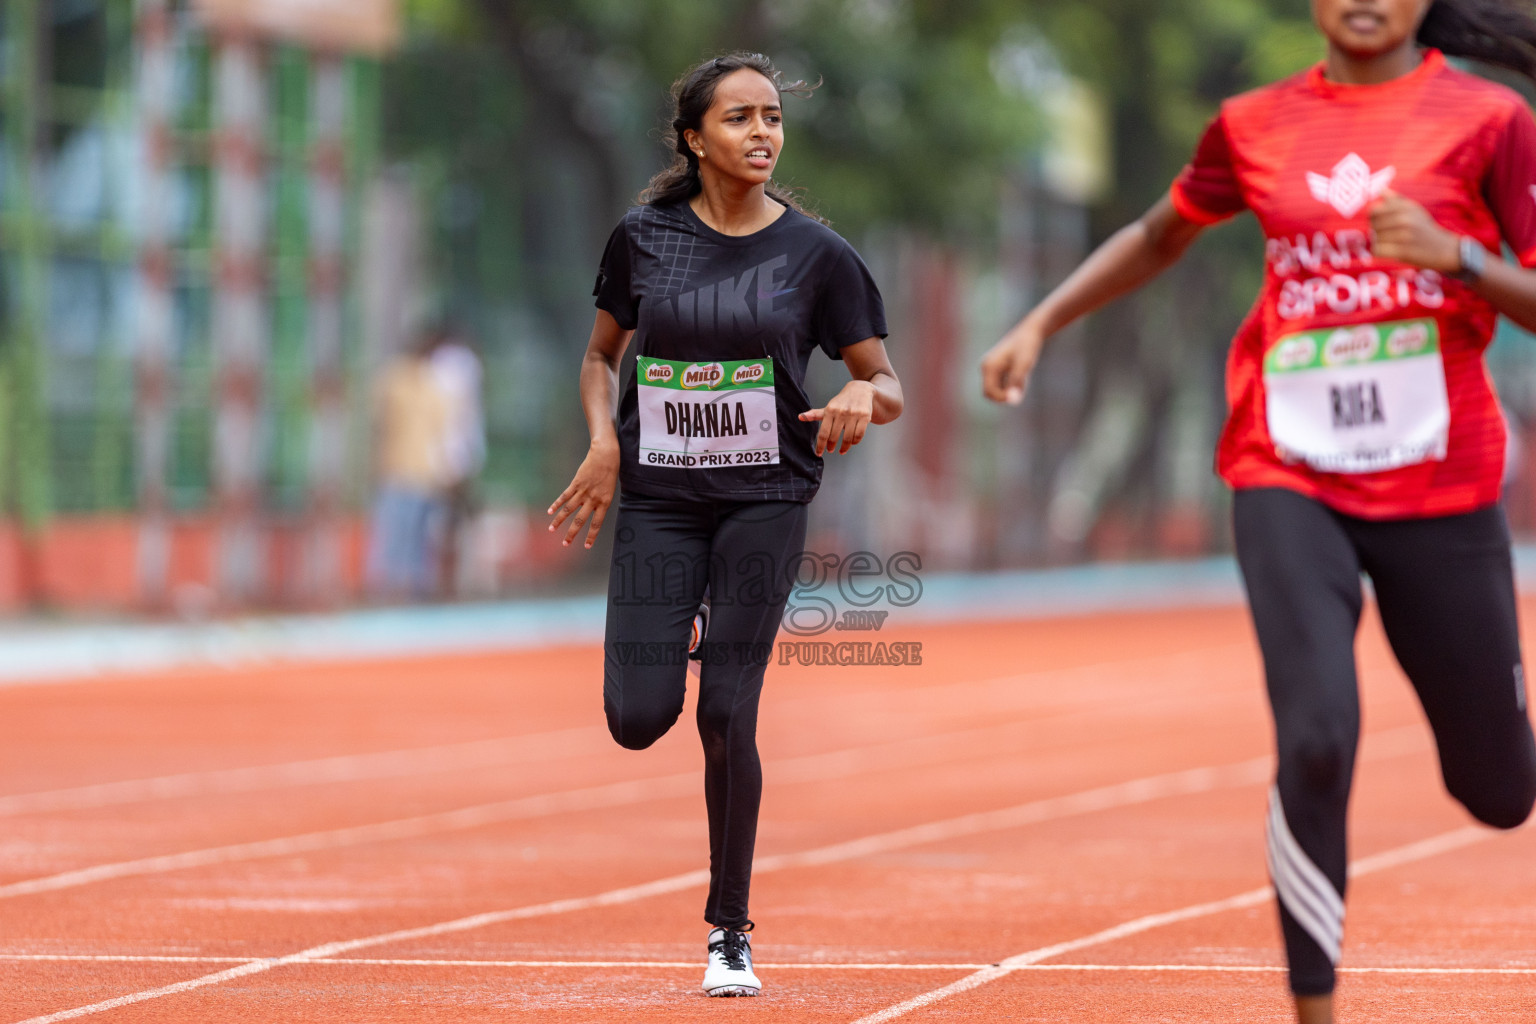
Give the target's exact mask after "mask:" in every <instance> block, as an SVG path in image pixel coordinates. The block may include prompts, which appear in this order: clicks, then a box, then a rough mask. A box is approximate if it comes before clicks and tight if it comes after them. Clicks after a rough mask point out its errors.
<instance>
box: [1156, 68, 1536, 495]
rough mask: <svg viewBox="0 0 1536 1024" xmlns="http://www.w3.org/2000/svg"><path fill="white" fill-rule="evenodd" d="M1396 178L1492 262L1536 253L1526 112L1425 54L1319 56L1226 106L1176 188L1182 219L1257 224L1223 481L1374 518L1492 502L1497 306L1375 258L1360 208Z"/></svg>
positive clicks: (1535, 173)
mask: <svg viewBox="0 0 1536 1024" xmlns="http://www.w3.org/2000/svg"><path fill="white" fill-rule="evenodd" d="M1388 189H1390V190H1393V191H1396V192H1398V193H1401V194H1402V195H1404V196H1407V197H1408V198H1410V199H1413V200H1415V201H1417V202H1419V203H1422V204H1423V205H1424V206H1425V207H1426V208H1427V209H1428V210H1429V212H1430V213H1431V214H1432V215H1433V216H1434V218H1435V220H1437V221H1438V222H1439V223H1440V224H1441V225H1443V226H1444V227H1446V228H1448V229H1450V230H1452V231H1455V232H1457V233H1458V234H1462V235H1470V236H1471V237H1473V238H1475V239H1477V240H1478V241H1479V242H1481V243H1482V244H1483V246H1484V247H1485V248H1487V249H1488V250H1490V253H1489V259H1490V260H1492V259H1496V258H1497V256H1495V255H1494V254H1495V253H1498V252H1499V251H1500V247H1501V241H1507V242H1508V243H1509V245H1510V247H1511V248H1512V249H1513V250H1514V251H1515V253H1517V254H1518V256H1519V258H1520V261H1521V263H1522V264H1524V265H1525V266H1528V267H1529V266H1536V120H1533V119H1532V117H1531V112H1530V110H1529V109H1528V108H1527V107H1526V105H1525V103H1524V101H1523V100H1522V99H1521V98H1520V97H1519V96H1518V95H1517V94H1516V93H1514V92H1512V91H1510V90H1508V89H1505V88H1503V87H1502V86H1498V85H1495V84H1493V83H1491V82H1488V81H1486V80H1484V79H1481V78H1478V77H1476V76H1474V75H1470V74H1466V73H1464V72H1461V71H1458V70H1456V69H1454V68H1451V67H1449V66H1447V65H1446V62H1445V58H1444V57H1443V56H1442V55H1441V54H1440V53H1439V52H1438V51H1435V50H1430V51H1428V52H1427V53H1426V54H1425V56H1424V60H1423V63H1422V64H1421V65H1420V66H1419V68H1418V69H1416V70H1415V71H1413V72H1411V73H1410V74H1407V75H1405V76H1403V77H1401V78H1397V79H1394V80H1392V81H1390V82H1385V83H1383V84H1380V85H1370V86H1358V85H1356V86H1350V85H1340V84H1338V83H1334V82H1329V81H1328V80H1327V79H1326V78H1324V76H1323V70H1322V67H1321V65H1319V66H1317V67H1314V68H1312V69H1311V70H1309V71H1306V72H1304V73H1302V74H1299V75H1296V76H1294V77H1292V78H1289V79H1286V80H1285V81H1282V82H1277V83H1276V84H1274V85H1271V86H1267V87H1265V88H1262V89H1257V90H1255V91H1253V92H1250V93H1246V94H1244V95H1241V96H1238V97H1235V98H1234V99H1231V100H1228V101H1227V102H1226V103H1225V104H1223V105H1222V108H1221V112H1220V113H1219V114H1218V115H1217V116H1216V118H1215V119H1214V120H1213V121H1212V122H1211V124H1210V126H1209V127H1208V128H1207V129H1206V132H1205V136H1204V137H1203V138H1202V139H1201V140H1200V145H1199V148H1198V149H1197V150H1196V152H1195V156H1194V160H1193V161H1192V162H1191V163H1190V164H1189V166H1188V167H1186V168H1185V169H1184V171H1183V172H1182V173H1181V174H1180V175H1179V177H1178V179H1177V180H1176V181H1175V182H1174V184H1173V188H1172V200H1173V203H1174V206H1175V207H1176V208H1177V209H1178V210H1179V212H1180V213H1181V214H1182V215H1183V216H1185V217H1186V218H1188V219H1190V220H1192V221H1195V222H1198V223H1202V224H1208V223H1215V222H1216V221H1219V220H1223V219H1225V218H1227V217H1230V216H1232V215H1234V214H1236V213H1239V212H1241V211H1242V210H1244V209H1249V210H1252V211H1253V212H1254V214H1255V215H1256V216H1257V217H1258V219H1259V223H1260V224H1261V225H1262V227H1263V229H1264V233H1265V236H1266V237H1267V245H1266V255H1267V268H1266V272H1265V280H1264V288H1263V291H1262V292H1261V293H1260V295H1259V298H1258V301H1257V302H1256V303H1255V304H1254V307H1253V309H1252V310H1251V311H1250V313H1249V315H1248V317H1247V319H1246V320H1245V321H1244V322H1243V325H1242V327H1241V328H1240V329H1239V331H1238V334H1237V337H1236V338H1235V339H1234V341H1233V345H1232V350H1231V353H1230V355H1229V358H1228V364H1227V400H1228V403H1229V406H1230V416H1229V418H1228V420H1227V425H1226V428H1225V429H1224V430H1223V432H1222V437H1221V443H1220V447H1219V449H1218V452H1217V469H1218V471H1219V472H1220V474H1221V476H1222V477H1223V479H1225V480H1226V481H1227V482H1228V483H1229V484H1230V485H1231V486H1232V487H1234V488H1245V487H1286V488H1290V489H1291V490H1295V491H1299V492H1301V493H1303V494H1306V495H1309V496H1312V497H1315V498H1317V499H1318V500H1320V501H1322V502H1324V503H1325V504H1327V505H1330V506H1331V507H1333V508H1336V509H1338V510H1339V511H1341V512H1344V513H1346V514H1349V515H1355V516H1361V517H1365V518H1371V519H1397V518H1409V517H1415V516H1437V515H1451V514H1455V513H1459V512H1467V511H1470V510H1472V509H1475V508H1479V507H1481V506H1484V505H1487V504H1490V503H1492V502H1494V501H1496V500H1497V499H1498V497H1499V491H1500V484H1501V479H1502V475H1503V468H1504V443H1505V438H1504V424H1503V418H1502V416H1501V413H1500V411H1499V407H1498V402H1497V399H1496V398H1495V397H1494V391H1493V387H1492V383H1491V381H1490V380H1489V378H1488V373H1487V369H1486V367H1485V366H1484V363H1483V350H1484V349H1486V348H1487V347H1488V343H1489V341H1490V340H1491V339H1492V337H1493V331H1494V324H1495V319H1496V313H1495V311H1494V309H1493V307H1492V306H1491V305H1490V304H1489V303H1488V302H1486V301H1484V300H1483V299H1482V298H1480V297H1479V296H1477V295H1476V294H1475V293H1474V292H1473V291H1472V290H1471V289H1470V288H1468V287H1466V286H1465V285H1463V284H1461V283H1460V282H1459V281H1456V280H1454V279H1449V278H1446V277H1444V276H1442V275H1440V274H1437V273H1435V272H1434V271H1431V270H1422V269H1418V268H1415V267H1411V266H1407V265H1405V264H1400V263H1395V262H1391V261H1387V260H1378V259H1375V258H1374V257H1373V256H1372V254H1371V238H1370V224H1369V220H1368V217H1367V210H1368V209H1369V206H1370V204H1371V202H1372V201H1373V200H1375V199H1376V198H1377V197H1379V196H1380V195H1382V194H1383V193H1384V192H1386V191H1387V190H1388Z"/></svg>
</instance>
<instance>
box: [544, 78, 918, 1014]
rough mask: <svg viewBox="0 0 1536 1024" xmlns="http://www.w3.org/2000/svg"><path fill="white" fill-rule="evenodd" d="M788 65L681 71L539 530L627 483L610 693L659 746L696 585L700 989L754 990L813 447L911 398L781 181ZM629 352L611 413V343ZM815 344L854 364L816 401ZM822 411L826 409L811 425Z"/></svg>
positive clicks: (859, 267) (855, 438) (617, 707)
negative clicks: (772, 729)
mask: <svg viewBox="0 0 1536 1024" xmlns="http://www.w3.org/2000/svg"><path fill="white" fill-rule="evenodd" d="M781 91H792V92H803V91H805V88H804V86H803V85H800V84H796V85H794V86H783V85H782V84H781V82H780V78H779V73H778V71H777V70H776V69H775V68H774V66H773V64H772V63H771V62H770V61H769V60H768V58H766V57H764V56H762V55H760V54H745V53H738V54H731V55H729V56H725V57H719V58H716V59H714V60H710V61H706V62H705V63H703V64H700V65H699V66H697V67H695V68H694V69H693V70H691V71H689V72H688V73H687V74H686V75H684V76H683V77H682V78H681V79H680V80H679V81H678V83H677V84H676V85H675V86H674V87H673V96H674V98H675V101H676V109H675V116H674V119H673V121H672V131H671V133H670V138H669V141H671V142H672V143H673V144H674V145H675V148H676V151H677V155H676V157H675V158H674V160H673V163H672V166H671V167H670V168H668V169H667V170H665V171H663V172H661V173H660V174H658V175H657V176H656V177H655V178H654V179H653V180H652V181H651V184H650V185H649V187H647V189H646V190H645V191H644V192H643V193H641V196H640V205H638V206H636V207H634V208H633V209H631V210H630V211H629V212H628V213H627V214H626V215H625V216H624V219H623V221H622V222H621V223H620V224H619V226H618V228H617V229H615V231H614V232H613V236H612V237H611V238H610V239H609V242H608V247H607V250H606V252H604V254H603V261H602V269H601V273H600V274H599V276H598V283H597V289H596V295H597V306H598V313H597V319H596V323H595V324H594V325H593V327H592V337H591V339H590V340H589V341H588V343H587V353H586V357H585V359H584V361H583V363H582V370H581V400H582V406H583V408H584V409H585V411H586V416H587V424H588V427H589V429H590V431H591V435H592V443H591V448H590V450H589V452H588V454H587V457H586V459H585V460H583V462H582V464H581V467H580V468H579V469H578V470H577V471H576V476H575V478H574V479H573V480H572V481H571V483H570V486H568V487H567V488H566V489H565V491H564V492H562V493H561V495H560V497H559V498H558V499H557V500H556V501H555V503H554V505H552V506H551V507H550V510H549V511H550V514H551V515H553V516H554V519H553V520H552V522H551V523H550V529H551V530H554V529H557V528H559V527H561V526H562V525H565V524H567V523H568V525H566V529H565V540H564V543H566V544H570V543H572V542H573V541H575V540H576V539H577V537H578V536H579V535H580V534H581V531H582V527H583V526H585V527H586V536H585V544H586V546H587V547H589V548H590V547H591V546H592V541H593V538H595V537H596V536H597V532H598V530H599V528H601V526H602V524H603V519H604V517H605V516H606V515H607V512H608V507H609V505H610V503H611V502H612V500H613V494H614V487H615V484H619V483H621V484H622V488H621V496H620V499H619V508H618V523H617V528H616V532H615V535H614V551H613V565H612V570H611V573H610V577H609V592H608V627H607V637H606V640H605V644H604V672H603V703H604V708H605V710H606V713H607V716H608V727H609V730H610V731H611V732H612V733H613V737H614V739H616V740H618V742H619V743H621V744H622V745H624V746H625V747H628V748H631V749H634V750H639V749H643V748H645V747H648V746H650V745H651V744H652V743H654V742H655V741H656V740H657V739H659V738H660V737H661V736H662V734H664V733H665V732H666V731H667V730H668V729H669V728H670V727H671V726H672V724H673V723H674V722H675V721H676V720H677V717H678V715H679V714H680V713H681V712H682V708H683V694H684V683H685V677H686V665H687V661H686V659H687V656H688V647H689V636H690V624H691V623H692V621H693V620H694V617H695V612H696V611H698V610H699V606H700V602H701V600H702V599H703V598H704V596H705V593H706V589H707V592H708V594H709V600H710V618H709V621H708V640H707V641H705V642H704V643H703V644H702V645H701V649H700V651H699V652H698V653H699V655H700V656H701V658H700V660H701V661H702V671H701V676H700V681H699V702H698V726H699V735H700V737H701V738H702V739H703V742H704V753H705V763H706V767H705V779H704V797H705V803H706V805H707V807H708V811H709V845H710V886H709V896H708V900H707V902H706V904H705V911H704V919H705V920H706V921H707V922H709V924H710V925H712V926H713V928H712V930H711V931H710V934H709V942H708V946H709V958H708V964H707V967H706V970H705V975H704V988H705V990H706V991H707V992H709V993H710V994H711V995H717V996H726V995H733V996H734V995H747V996H750V995H756V994H757V993H758V991H759V989H760V988H761V985H760V983H759V981H758V979H757V977H756V975H755V974H754V973H753V972H752V959H751V947H750V944H749V940H748V936H747V932H749V931H750V930H751V928H752V922H751V920H750V919H749V918H748V916H747V893H748V888H749V885H750V882H751V873H752V850H753V845H754V842H755V839H756V832H757V812H758V803H759V799H760V797H761V793H762V771H761V768H760V765H759V761H758V755H757V743H756V729H757V703H758V698H759V696H760V695H761V692H762V686H763V672H764V669H765V667H766V665H767V661H768V658H769V656H770V654H771V651H772V644H773V640H774V636H775V633H776V632H777V630H778V625H779V620H780V618H781V617H782V615H783V611H784V605H785V602H786V600H787V599H788V596H789V588H790V581H791V579H792V577H793V575H794V572H795V568H796V565H797V564H798V561H799V556H800V554H801V552H802V549H803V545H804V541H805V524H806V503H807V502H809V501H810V500H811V498H812V497H813V496H814V495H815V493H816V489H817V486H818V484H819V483H820V480H821V456H822V454H823V453H825V452H832V451H837V452H839V453H844V452H847V451H848V450H849V449H850V448H852V447H853V446H854V445H855V444H858V443H859V441H860V440H861V439H862V438H863V437H864V432H865V430H866V429H867V428H868V427H869V424H871V423H888V422H890V421H891V420H893V419H895V418H896V417H897V416H898V415H899V414H900V412H901V407H902V394H901V385H900V383H899V382H898V381H897V379H896V375H895V373H894V372H893V371H892V370H891V365H890V362H889V360H888V359H887V358H886V353H885V346H884V344H883V342H882V341H881V339H882V338H884V337H885V334H886V330H885V313H884V307H883V304H882V302H881V299H880V293H879V291H878V290H877V289H876V287H875V284H874V282H873V280H872V279H871V278H870V275H869V271H868V270H867V269H866V268H865V266H864V263H863V261H862V260H860V259H859V256H858V254H857V253H856V252H854V250H853V248H852V247H851V246H850V245H849V244H848V243H847V242H845V241H844V240H843V239H842V238H841V237H839V236H838V235H837V234H836V233H834V232H833V231H832V230H831V229H830V228H828V227H826V226H825V225H824V224H822V223H821V222H820V221H819V220H817V219H815V218H813V217H811V216H808V215H807V214H805V213H804V211H802V210H801V209H800V208H799V206H798V205H797V204H796V203H795V201H794V200H793V198H792V197H790V196H789V195H788V194H787V193H786V192H784V191H783V190H781V189H779V188H778V187H777V186H775V185H774V183H773V181H772V175H773V167H774V164H775V162H776V161H777V160H778V157H779V153H780V152H781V150H782V149H783V144H784V129H783V112H782V110H781V109H780V103H779V99H780V92H781ZM631 339H633V340H634V343H635V347H636V353H637V355H638V357H639V358H638V359H637V363H636V367H635V372H634V374H633V375H631V376H628V377H627V379H625V380H624V382H623V391H622V397H621V398H620V401H619V413H618V426H617V429H616V428H615V425H614V421H613V418H612V410H613V400H614V393H615V389H616V388H617V387H618V386H619V381H618V370H619V360H620V357H621V356H622V355H623V353H624V350H625V348H626V346H628V345H629V343H630V341H631ZM817 348H820V349H821V350H822V351H823V352H825V353H826V354H827V355H829V356H831V357H832V358H834V359H842V360H843V361H844V362H845V363H846V364H847V367H848V371H849V374H850V375H851V377H852V378H853V379H852V380H851V381H849V383H848V384H847V385H845V386H844V387H843V389H842V390H841V391H840V392H839V393H838V395H837V396H836V397H835V398H833V399H832V400H831V401H830V402H828V403H827V404H826V406H825V407H824V408H820V409H813V408H811V402H810V400H809V398H808V397H807V395H806V393H805V389H804V379H805V368H806V364H807V362H808V360H809V358H810V355H811V353H812V352H813V351H814V350H815V349H817ZM818 424H819V426H818Z"/></svg>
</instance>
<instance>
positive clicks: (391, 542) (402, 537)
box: [368, 330, 452, 601]
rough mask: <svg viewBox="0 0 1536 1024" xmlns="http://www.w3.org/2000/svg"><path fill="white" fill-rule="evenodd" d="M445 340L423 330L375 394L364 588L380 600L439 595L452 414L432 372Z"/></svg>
mask: <svg viewBox="0 0 1536 1024" xmlns="http://www.w3.org/2000/svg"><path fill="white" fill-rule="evenodd" d="M441 341H442V334H441V332H440V331H437V330H428V331H424V332H422V333H421V334H420V335H419V337H418V338H417V340H416V341H415V343H414V344H413V345H412V346H411V347H410V349H409V350H407V351H406V352H403V353H401V354H400V355H398V356H396V357H395V358H394V359H392V360H391V361H390V362H389V363H388V364H387V365H386V366H385V367H384V370H383V372H382V373H381V374H380V376H379V379H378V381H377V384H376V386H375V391H374V429H375V446H376V447H375V452H376V455H377V467H376V468H377V483H376V488H377V489H376V492H375V495H374V504H373V521H372V529H371V531H370V533H369V549H368V585H369V591H370V594H371V595H372V596H373V597H375V598H376V599H379V600H385V601H399V600H415V601H420V600H426V599H428V598H431V597H433V596H435V594H436V592H437V578H438V576H437V574H438V558H437V553H436V551H435V545H434V544H433V534H434V530H436V529H437V527H438V523H439V521H440V520H441V518H442V515H443V508H444V493H445V488H446V486H447V483H448V481H449V479H450V471H449V464H448V456H447V451H448V445H447V437H448V433H449V428H450V423H451V418H452V409H451V407H450V402H449V398H448V394H447V392H446V391H445V390H444V388H443V387H442V384H441V381H440V379H439V375H438V373H437V371H436V370H435V368H434V366H433V354H434V353H435V352H436V350H437V349H438V347H439V345H440V343H441Z"/></svg>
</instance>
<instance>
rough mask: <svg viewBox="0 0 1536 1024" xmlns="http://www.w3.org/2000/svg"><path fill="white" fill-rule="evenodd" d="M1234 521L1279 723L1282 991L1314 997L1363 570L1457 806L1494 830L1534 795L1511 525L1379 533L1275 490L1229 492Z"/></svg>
mask: <svg viewBox="0 0 1536 1024" xmlns="http://www.w3.org/2000/svg"><path fill="white" fill-rule="evenodd" d="M1233 518H1234V522H1235V527H1236V537H1237V557H1238V562H1239V564H1240V565H1241V566H1242V571H1243V580H1244V583H1245V584H1246V586H1247V589H1248V602H1249V605H1250V607H1251V608H1252V611H1253V621H1254V627H1255V629H1256V630H1257V632H1258V637H1259V646H1260V648H1261V649H1262V650H1263V654H1264V674H1265V679H1266V682H1267V685H1268V688H1269V700H1270V705H1271V707H1272V708H1273V709H1274V715H1275V735H1276V747H1277V750H1278V752H1279V767H1278V771H1277V773H1276V779H1275V787H1274V789H1273V790H1272V791H1271V794H1270V812H1269V823H1268V839H1269V843H1268V847H1269V863H1270V875H1271V877H1272V878H1273V879H1274V882H1275V889H1276V892H1277V893H1278V895H1279V900H1278V902H1279V908H1280V924H1281V930H1282V931H1283V932H1284V935H1285V948H1286V954H1287V958H1288V961H1289V963H1290V980H1291V989H1292V991H1293V992H1295V993H1296V994H1297V995H1323V994H1326V993H1329V992H1332V991H1333V985H1334V966H1335V964H1337V962H1338V955H1339V940H1340V937H1341V935H1342V930H1343V919H1344V886H1345V873H1346V865H1347V862H1348V855H1347V850H1346V841H1345V835H1344V829H1345V810H1346V807H1347V805H1348V802H1349V790H1350V782H1351V778H1352V776H1353V773H1354V765H1355V744H1356V741H1357V739H1358V737H1359V731H1360V704H1359V695H1358V693H1357V691H1356V685H1355V657H1354V641H1355V629H1356V626H1357V625H1358V623H1359V620H1360V607H1361V595H1360V573H1361V572H1362V571H1363V572H1365V573H1367V574H1368V575H1369V576H1370V577H1371V583H1372V584H1373V586H1374V588H1375V591H1376V603H1377V607H1378V609H1379V611H1380V614H1381V622H1382V626H1383V627H1384V628H1385V630H1386V634H1387V640H1388V641H1389V642H1390V643H1391V645H1392V651H1393V653H1394V654H1396V655H1397V660H1398V663H1399V664H1400V665H1401V666H1402V668H1403V671H1404V673H1406V674H1407V676H1408V678H1409V680H1410V681H1411V682H1412V683H1413V687H1414V689H1415V690H1416V691H1417V693H1418V696H1419V701H1420V703H1421V704H1422V705H1423V707H1424V712H1425V714H1426V716H1427V717H1428V718H1429V724H1430V728H1431V729H1432V730H1433V731H1434V735H1435V743H1436V745H1437V747H1438V748H1439V752H1440V771H1441V775H1442V777H1443V778H1444V779H1445V785H1446V788H1447V789H1448V790H1449V791H1450V793H1451V795H1452V796H1454V797H1455V798H1456V799H1457V800H1459V801H1461V803H1462V804H1463V805H1465V806H1466V808H1467V810H1468V811H1470V812H1471V813H1472V815H1473V817H1475V818H1477V819H1478V820H1479V821H1481V822H1484V823H1485V824H1488V825H1492V826H1495V827H1497V828H1514V827H1515V826H1516V825H1519V824H1520V823H1521V822H1523V821H1525V819H1526V817H1527V816H1528V815H1529V814H1530V812H1531V804H1532V801H1533V800H1536V744H1533V741H1532V736H1531V725H1530V721H1529V719H1528V718H1527V717H1526V708H1525V676H1524V669H1523V668H1522V667H1521V663H1520V638H1519V634H1518V631H1517V626H1516V621H1515V586H1514V574H1513V571H1512V569H1511V564H1510V553H1509V528H1508V526H1507V525H1506V523H1505V521H1504V514H1503V511H1502V510H1501V509H1500V508H1499V507H1498V506H1489V507H1487V508H1482V509H1479V510H1477V511H1475V512H1469V513H1466V514H1465V515H1455V516H1445V517H1441V518H1434V519H1403V520H1391V521H1385V522H1377V521H1370V520H1364V519H1356V518H1354V517H1352V516H1346V515H1342V514H1340V513H1338V512H1335V511H1333V510H1331V509H1329V508H1327V507H1326V506H1324V505H1322V504H1321V503H1319V502H1317V501H1314V500H1312V499H1310V498H1306V497H1303V496H1302V495H1300V494H1296V493H1294V492H1292V491H1288V490H1280V489H1258V490H1245V491H1238V492H1237V495H1236V498H1235V501H1234V507H1233Z"/></svg>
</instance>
